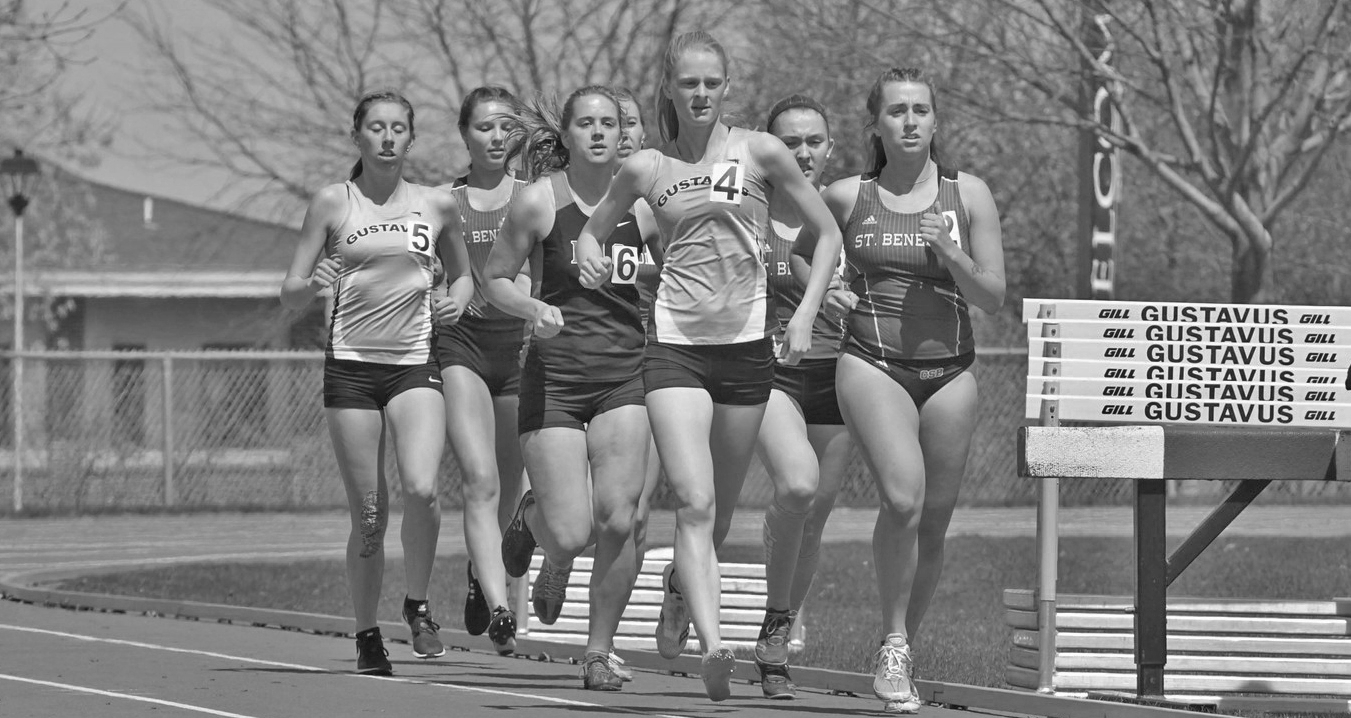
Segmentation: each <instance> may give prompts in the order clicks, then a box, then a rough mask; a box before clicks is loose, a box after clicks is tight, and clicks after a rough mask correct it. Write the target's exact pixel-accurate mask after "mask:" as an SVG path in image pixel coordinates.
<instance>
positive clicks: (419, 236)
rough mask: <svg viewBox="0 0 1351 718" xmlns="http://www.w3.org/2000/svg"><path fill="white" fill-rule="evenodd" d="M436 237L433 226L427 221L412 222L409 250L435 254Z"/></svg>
mask: <svg viewBox="0 0 1351 718" xmlns="http://www.w3.org/2000/svg"><path fill="white" fill-rule="evenodd" d="M434 244H435V243H434V239H433V237H432V226H431V225H430V224H427V223H426V222H412V223H410V224H409V225H408V251H409V252H412V253H414V254H421V255H423V256H426V257H430V256H432V254H433V247H434Z"/></svg>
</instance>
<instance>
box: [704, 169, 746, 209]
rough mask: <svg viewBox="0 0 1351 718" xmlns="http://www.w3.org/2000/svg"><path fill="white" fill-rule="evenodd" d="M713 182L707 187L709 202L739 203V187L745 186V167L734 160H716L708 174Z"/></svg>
mask: <svg viewBox="0 0 1351 718" xmlns="http://www.w3.org/2000/svg"><path fill="white" fill-rule="evenodd" d="M710 177H711V179H712V180H713V184H712V185H711V186H710V187H709V188H708V199H709V201H711V202H723V203H726V204H741V189H742V188H743V187H745V186H746V168H745V167H742V166H741V165H739V164H737V163H735V162H718V163H716V164H714V165H713V174H712V175H711V176H710Z"/></svg>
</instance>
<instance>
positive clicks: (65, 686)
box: [0, 673, 254, 718]
mask: <svg viewBox="0 0 1351 718" xmlns="http://www.w3.org/2000/svg"><path fill="white" fill-rule="evenodd" d="M0 680H6V681H17V682H19V683H31V684H33V685H35V686H46V687H48V688H60V689H62V690H67V691H76V692H77V693H92V694H94V695H96V696H104V697H105V698H125V699H126V700H129V701H138V702H140V703H154V704H155V705H159V706H169V707H170V708H182V709H183V710H188V711H193V712H194V713H206V714H207V715H213V716H222V718H254V716H246V715H244V714H242V713H230V712H228V711H218V710H214V709H211V708H203V707H202V706H194V705H189V704H187V703H178V702H175V701H166V700H160V699H159V698H146V697H145V696H133V695H128V694H126V693H118V692H116V691H105V690H100V689H98V688H87V687H85V686H76V685H71V684H69V683H55V682H53V681H39V680H37V679H35V678H23V677H21V676H11V675H8V674H5V673H0Z"/></svg>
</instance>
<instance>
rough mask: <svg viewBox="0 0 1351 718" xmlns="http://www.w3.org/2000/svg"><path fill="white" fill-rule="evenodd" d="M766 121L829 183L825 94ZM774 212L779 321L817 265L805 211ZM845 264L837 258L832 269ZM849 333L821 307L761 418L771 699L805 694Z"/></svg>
mask: <svg viewBox="0 0 1351 718" xmlns="http://www.w3.org/2000/svg"><path fill="white" fill-rule="evenodd" d="M765 126H766V127H767V128H768V129H769V132H770V134H773V135H774V136H775V137H778V138H779V139H780V140H783V143H784V144H785V145H787V146H788V149H789V151H790V152H792V153H793V157H794V158H795V159H796V160H797V163H798V167H799V168H800V169H801V172H802V174H803V176H805V177H806V178H807V180H808V181H809V182H811V183H812V186H813V187H816V188H818V189H819V188H820V187H821V174H822V172H824V170H825V166H826V162H827V161H828V160H829V159H830V152H831V150H832V149H833V148H834V146H835V141H834V140H832V139H831V137H830V124H829V122H827V120H826V110H825V108H824V107H822V106H821V103H819V102H817V101H816V100H814V99H812V98H810V97H805V96H803V95H792V96H789V97H785V98H784V99H782V100H779V101H778V102H777V103H775V104H774V106H773V107H772V108H770V110H769V118H768V120H767V122H766V125H765ZM769 216H770V237H769V250H768V252H767V253H766V262H765V264H766V267H767V271H768V273H769V287H770V291H771V293H772V294H773V295H774V300H775V305H776V308H777V310H778V314H779V321H780V323H781V324H783V325H785V326H786V325H787V323H788V322H789V321H790V320H791V319H792V317H793V313H794V312H795V311H796V310H797V305H798V301H799V297H801V296H802V286H801V284H800V283H799V281H798V280H799V279H800V278H802V277H805V276H806V270H807V265H806V261H805V260H804V258H802V257H800V256H797V255H794V254H793V243H794V241H795V240H796V239H797V236H798V233H799V231H800V230H801V229H802V220H800V219H799V218H798V216H797V212H796V211H795V209H794V208H793V206H792V205H790V204H788V203H786V202H783V201H782V200H781V198H780V197H779V196H778V195H774V196H772V197H771V198H770V201H769ZM835 264H836V261H835V260H834V259H832V263H831V266H832V268H833V267H834V266H835ZM842 334H843V327H842V326H841V324H840V322H839V320H838V319H834V320H832V319H830V318H828V317H826V316H825V315H824V313H822V314H818V315H817V317H816V322H815V323H814V324H813V325H812V348H811V350H810V351H808V352H807V353H806V354H804V355H803V357H802V361H800V362H799V363H798V364H797V365H796V366H787V365H785V364H778V365H776V366H775V367H774V390H773V391H771V392H770V394H769V404H768V405H767V406H766V407H765V419H764V422H763V423H761V425H760V437H759V452H758V453H759V455H760V461H761V463H763V464H764V465H765V468H766V469H767V471H768V473H769V478H770V480H771V482H772V483H773V484H774V499H773V502H772V503H771V504H770V505H769V508H768V509H767V510H766V511H765V528H764V535H765V578H766V581H765V583H766V601H765V620H764V623H763V625H761V627H760V636H759V638H758V639H757V640H756V642H755V662H756V666H757V667H758V668H759V669H760V679H761V680H760V687H761V689H762V690H763V691H764V694H765V697H767V698H774V699H792V698H794V697H796V695H797V688H796V687H795V686H794V685H793V682H792V679H791V678H790V677H789V675H788V648H789V646H788V642H789V636H790V633H791V631H792V628H793V623H794V622H795V621H796V620H797V616H798V610H799V609H801V608H802V603H803V601H805V600H806V598H807V589H808V588H810V587H811V582H812V577H813V576H814V575H815V574H816V564H817V559H818V556H819V555H820V553H819V552H820V548H821V532H822V531H823V530H824V529H825V525H826V519H827V518H828V517H829V516H830V510H831V508H833V507H834V505H835V495H836V493H838V492H839V489H840V481H841V479H842V478H843V476H844V471H845V468H847V466H848V464H849V452H850V449H851V448H852V443H851V442H850V440H849V432H848V431H847V430H846V429H845V428H844V419H843V418H842V417H841V416H840V407H839V403H838V402H837V401H836V398H835V361H836V358H837V357H838V355H839V347H840V341H841V339H842Z"/></svg>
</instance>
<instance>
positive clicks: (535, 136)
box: [507, 85, 623, 181]
mask: <svg viewBox="0 0 1351 718" xmlns="http://www.w3.org/2000/svg"><path fill="white" fill-rule="evenodd" d="M591 95H599V96H601V97H604V98H606V99H608V100H609V101H611V102H613V103H614V106H615V117H616V118H618V117H620V116H621V115H622V114H623V112H622V110H621V109H620V107H619V98H617V97H615V94H614V92H613V91H612V90H610V89H609V88H608V87H603V86H601V85H587V86H586V87H582V88H580V89H577V90H574V91H573V92H572V94H570V95H568V99H567V100H565V101H564V102H563V107H562V109H561V110H560V109H559V107H558V102H557V100H556V99H555V98H552V97H545V96H542V95H541V96H538V97H536V98H535V100H534V101H533V102H530V103H520V105H519V106H518V108H517V114H516V116H515V119H516V121H517V122H516V125H515V127H514V128H513V129H512V131H511V134H510V135H509V136H508V139H507V146H508V149H507V162H508V164H510V163H511V162H513V161H514V160H515V159H516V158H518V157H519V158H521V160H522V162H521V165H522V168H523V170H524V174H525V177H524V179H525V180H526V181H531V180H534V179H537V178H539V177H543V176H544V175H547V174H549V173H551V172H561V171H563V170H566V169H567V168H568V165H570V164H571V163H572V158H571V157H570V153H569V151H568V148H567V146H566V145H564V144H563V136H564V135H565V134H566V133H567V131H568V125H569V124H570V123H571V122H572V118H573V108H574V107H575V106H576V104H577V100H579V99H581V98H583V97H588V96H591Z"/></svg>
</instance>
